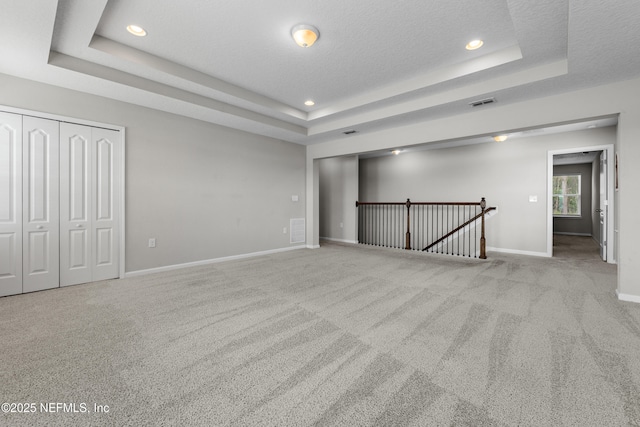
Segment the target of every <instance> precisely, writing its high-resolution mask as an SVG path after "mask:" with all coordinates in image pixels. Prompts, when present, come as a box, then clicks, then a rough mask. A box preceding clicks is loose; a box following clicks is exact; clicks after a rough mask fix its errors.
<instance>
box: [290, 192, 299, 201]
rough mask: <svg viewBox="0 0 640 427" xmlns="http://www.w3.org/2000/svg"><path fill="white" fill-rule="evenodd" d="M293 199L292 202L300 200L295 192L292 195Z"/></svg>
mask: <svg viewBox="0 0 640 427" xmlns="http://www.w3.org/2000/svg"><path fill="white" fill-rule="evenodd" d="M291 201H292V202H297V201H298V195H297V194H294V195H293V196H291Z"/></svg>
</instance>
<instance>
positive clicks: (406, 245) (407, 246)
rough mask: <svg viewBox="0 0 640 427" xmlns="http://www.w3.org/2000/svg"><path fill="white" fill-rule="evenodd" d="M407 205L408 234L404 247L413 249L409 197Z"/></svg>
mask: <svg viewBox="0 0 640 427" xmlns="http://www.w3.org/2000/svg"><path fill="white" fill-rule="evenodd" d="M405 205H406V206H407V234H406V239H405V245H404V248H405V249H411V232H410V231H409V222H410V218H409V212H411V200H409V199H407V203H406V204H405Z"/></svg>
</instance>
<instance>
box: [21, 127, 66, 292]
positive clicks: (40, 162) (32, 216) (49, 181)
mask: <svg viewBox="0 0 640 427" xmlns="http://www.w3.org/2000/svg"><path fill="white" fill-rule="evenodd" d="M59 143H60V135H59V122H57V121H55V120H47V119H41V118H37V117H30V116H24V117H23V122H22V188H23V192H22V254H23V256H22V271H23V276H22V292H33V291H40V290H43V289H50V288H57V287H58V286H59V283H60V282H59V269H60V259H59V247H60V241H59V213H60V212H59V205H58V203H59V195H58V190H59V187H58V186H59V181H58V177H59V174H58V156H59V150H60V148H59Z"/></svg>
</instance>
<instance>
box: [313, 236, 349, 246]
mask: <svg viewBox="0 0 640 427" xmlns="http://www.w3.org/2000/svg"><path fill="white" fill-rule="evenodd" d="M320 240H328V241H330V242H339V243H353V244H356V245H357V244H358V242H356V241H355V240H346V239H334V238H333V237H321V238H320Z"/></svg>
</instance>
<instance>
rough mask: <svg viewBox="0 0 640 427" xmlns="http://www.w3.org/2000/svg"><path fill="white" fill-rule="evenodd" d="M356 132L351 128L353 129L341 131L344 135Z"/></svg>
mask: <svg viewBox="0 0 640 427" xmlns="http://www.w3.org/2000/svg"><path fill="white" fill-rule="evenodd" d="M356 132H357V130H353V129H351V130H346V131H344V132H342V133H344V134H345V135H352V134H354V133H356Z"/></svg>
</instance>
